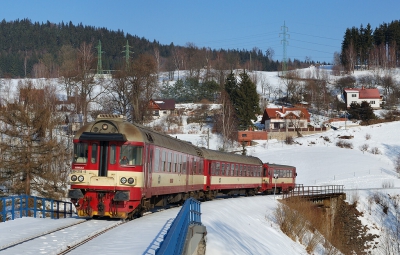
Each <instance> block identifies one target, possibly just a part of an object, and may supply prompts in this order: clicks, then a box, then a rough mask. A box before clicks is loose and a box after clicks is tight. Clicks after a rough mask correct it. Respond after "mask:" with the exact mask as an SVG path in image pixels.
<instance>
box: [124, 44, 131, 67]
mask: <svg viewBox="0 0 400 255" xmlns="http://www.w3.org/2000/svg"><path fill="white" fill-rule="evenodd" d="M124 47H125V50H123V51H122V52H125V62H126V65H127V66H128V65H129V58H130V53H133V51H130V50H129V48H130V47H131V46H129V44H128V40H126V45H125V46H124Z"/></svg>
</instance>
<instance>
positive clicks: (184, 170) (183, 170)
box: [182, 155, 187, 174]
mask: <svg viewBox="0 0 400 255" xmlns="http://www.w3.org/2000/svg"><path fill="white" fill-rule="evenodd" d="M186 166H187V162H186V155H183V167H182V172H183V173H184V174H186Z"/></svg>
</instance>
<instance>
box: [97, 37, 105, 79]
mask: <svg viewBox="0 0 400 255" xmlns="http://www.w3.org/2000/svg"><path fill="white" fill-rule="evenodd" d="M96 48H97V74H103V63H102V62H101V54H102V53H104V51H101V41H100V40H99V44H98V45H97V46H96Z"/></svg>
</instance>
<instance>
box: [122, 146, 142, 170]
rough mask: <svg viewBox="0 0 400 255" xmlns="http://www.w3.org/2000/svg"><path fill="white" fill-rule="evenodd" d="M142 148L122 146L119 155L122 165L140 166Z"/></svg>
mask: <svg viewBox="0 0 400 255" xmlns="http://www.w3.org/2000/svg"><path fill="white" fill-rule="evenodd" d="M142 154H143V147H139V146H134V145H122V146H121V153H120V162H121V164H124V165H130V166H140V165H142Z"/></svg>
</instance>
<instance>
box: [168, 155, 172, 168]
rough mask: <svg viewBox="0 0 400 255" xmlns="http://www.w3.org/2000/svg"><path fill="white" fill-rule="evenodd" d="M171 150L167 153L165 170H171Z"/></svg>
mask: <svg viewBox="0 0 400 255" xmlns="http://www.w3.org/2000/svg"><path fill="white" fill-rule="evenodd" d="M171 161H172V152H170V153H168V163H167V172H171Z"/></svg>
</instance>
